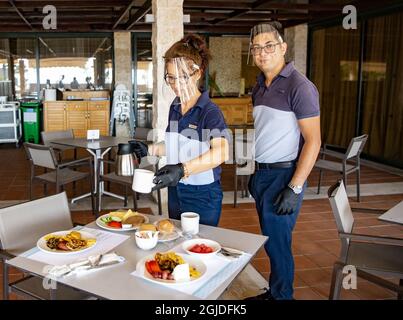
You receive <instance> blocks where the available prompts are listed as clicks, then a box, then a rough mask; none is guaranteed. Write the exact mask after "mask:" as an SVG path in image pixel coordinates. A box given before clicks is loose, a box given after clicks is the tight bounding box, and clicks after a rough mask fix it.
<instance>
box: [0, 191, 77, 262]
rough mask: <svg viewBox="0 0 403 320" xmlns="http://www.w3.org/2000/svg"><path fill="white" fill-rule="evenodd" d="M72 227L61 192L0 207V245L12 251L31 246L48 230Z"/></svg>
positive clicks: (64, 197) (65, 200) (17, 251)
mask: <svg viewBox="0 0 403 320" xmlns="http://www.w3.org/2000/svg"><path fill="white" fill-rule="evenodd" d="M72 227H73V223H72V221H71V214H70V209H69V205H68V200H67V196H66V193H65V192H62V193H59V194H56V195H53V196H50V197H46V198H41V199H38V200H34V201H29V202H25V203H22V204H18V205H15V206H11V207H7V208H3V209H0V242H1V247H2V249H3V250H6V251H8V252H10V253H12V254H13V255H18V254H20V253H22V252H24V251H27V250H29V249H31V248H32V247H34V246H35V245H36V242H37V241H38V240H39V238H40V237H42V236H44V235H46V234H48V233H51V232H55V231H62V230H70V229H71V228H72Z"/></svg>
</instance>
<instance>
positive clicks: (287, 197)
mask: <svg viewBox="0 0 403 320" xmlns="http://www.w3.org/2000/svg"><path fill="white" fill-rule="evenodd" d="M298 196H299V195H298V194H295V193H294V191H292V189H291V188H290V187H288V186H287V187H285V189H284V190H283V191H281V192H280V194H279V195H278V196H277V198H276V201H275V202H274V206H276V207H277V206H278V207H277V214H278V215H285V214H292V213H293V212H294V211H295V210H296V209H297V205H298Z"/></svg>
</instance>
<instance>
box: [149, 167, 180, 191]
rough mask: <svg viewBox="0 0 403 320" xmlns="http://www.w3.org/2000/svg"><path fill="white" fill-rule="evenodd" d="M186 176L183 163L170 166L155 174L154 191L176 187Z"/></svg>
mask: <svg viewBox="0 0 403 320" xmlns="http://www.w3.org/2000/svg"><path fill="white" fill-rule="evenodd" d="M184 175H185V172H184V170H183V165H182V163H178V164H168V165H166V166H164V167H162V168H161V169H159V170H158V171H157V172H156V173H155V177H154V180H153V182H154V183H155V187H154V188H153V189H152V190H153V191H154V190H158V189H162V188H165V187H175V186H176V185H177V184H178V182H179V180H180V179H182V178H183V176H184Z"/></svg>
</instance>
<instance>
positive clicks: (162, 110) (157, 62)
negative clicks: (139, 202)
mask: <svg viewBox="0 0 403 320" xmlns="http://www.w3.org/2000/svg"><path fill="white" fill-rule="evenodd" d="M152 14H153V15H154V23H153V25H152V39H151V41H152V50H153V123H152V126H153V129H154V137H153V139H154V141H155V142H159V141H162V140H164V134H165V129H166V127H167V125H168V114H169V107H170V105H171V102H172V100H173V99H174V97H175V96H174V95H173V94H172V95H169V94H168V93H169V92H170V91H169V90H163V87H164V85H165V84H164V71H165V68H164V66H165V64H164V59H163V56H164V54H165V52H166V51H167V50H168V49H169V47H170V46H171V45H172V44H174V43H175V42H176V41H178V40H180V39H181V38H182V37H183V0H152ZM166 89H168V88H166ZM164 162H165V159H161V161H160V165H163V163H164ZM155 197H156V195H155V194H154V198H155ZM161 202H162V210H163V213H166V212H167V211H168V207H167V203H168V192H167V189H166V188H165V189H162V190H161Z"/></svg>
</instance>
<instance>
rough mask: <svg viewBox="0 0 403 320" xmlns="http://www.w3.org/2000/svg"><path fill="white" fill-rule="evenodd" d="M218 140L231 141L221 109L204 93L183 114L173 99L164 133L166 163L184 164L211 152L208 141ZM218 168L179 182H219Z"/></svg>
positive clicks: (193, 183)
mask: <svg viewBox="0 0 403 320" xmlns="http://www.w3.org/2000/svg"><path fill="white" fill-rule="evenodd" d="M217 137H224V138H227V139H230V134H229V131H228V129H227V125H226V124H225V121H224V116H223V114H222V112H221V110H220V108H219V107H218V106H217V105H216V104H214V103H213V102H212V101H211V100H210V98H209V95H208V91H204V92H203V93H202V94H201V96H200V97H199V99H198V100H197V102H196V104H195V105H194V106H193V107H192V108H191V109H190V110H188V111H187V112H186V114H185V115H182V112H181V105H180V103H179V99H178V98H176V99H175V100H174V101H173V103H172V104H171V107H170V110H169V123H168V127H167V129H166V132H165V151H166V156H167V164H177V163H183V162H186V161H189V160H192V159H194V158H197V157H199V156H200V155H201V154H203V153H205V152H207V151H208V150H209V149H210V140H211V139H213V138H217ZM220 176H221V167H220V166H218V167H216V168H214V169H210V170H207V171H205V172H201V173H198V174H194V175H191V176H190V177H188V178H187V179H182V180H181V181H180V182H181V183H184V184H191V185H205V184H210V183H213V182H214V181H217V180H220Z"/></svg>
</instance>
